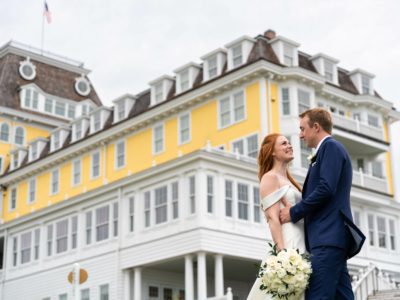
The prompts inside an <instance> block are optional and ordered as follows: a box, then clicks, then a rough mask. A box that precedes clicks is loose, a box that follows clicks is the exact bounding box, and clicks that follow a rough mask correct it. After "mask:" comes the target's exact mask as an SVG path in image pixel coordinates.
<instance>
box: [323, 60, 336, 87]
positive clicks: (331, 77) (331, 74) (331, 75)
mask: <svg viewBox="0 0 400 300" xmlns="http://www.w3.org/2000/svg"><path fill="white" fill-rule="evenodd" d="M329 68H331V69H330V70H328V69H329ZM324 77H325V80H326V81H328V82H331V83H334V82H335V64H334V63H333V62H331V61H329V60H326V59H324Z"/></svg>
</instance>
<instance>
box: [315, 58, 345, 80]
mask: <svg viewBox="0 0 400 300" xmlns="http://www.w3.org/2000/svg"><path fill="white" fill-rule="evenodd" d="M310 60H311V62H312V63H313V65H314V67H315V68H316V69H317V71H318V73H319V74H320V75H322V76H324V77H325V80H326V81H327V82H330V83H333V84H338V71H337V64H338V63H339V61H338V60H337V59H336V58H333V57H330V56H328V55H326V54H323V53H318V54H316V55H314V56H313V57H311V58H310Z"/></svg>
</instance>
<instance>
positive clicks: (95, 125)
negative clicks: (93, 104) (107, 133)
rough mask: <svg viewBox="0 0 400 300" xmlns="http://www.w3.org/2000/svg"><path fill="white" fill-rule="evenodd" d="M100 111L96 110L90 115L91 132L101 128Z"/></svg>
mask: <svg viewBox="0 0 400 300" xmlns="http://www.w3.org/2000/svg"><path fill="white" fill-rule="evenodd" d="M101 115H102V114H101V111H100V110H99V111H96V112H95V113H93V116H92V122H93V123H92V124H93V130H92V133H95V132H98V131H100V130H101V129H102V120H101V119H102V116H101Z"/></svg>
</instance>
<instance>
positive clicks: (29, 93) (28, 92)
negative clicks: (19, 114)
mask: <svg viewBox="0 0 400 300" xmlns="http://www.w3.org/2000/svg"><path fill="white" fill-rule="evenodd" d="M31 99H32V91H31V90H30V89H27V90H26V91H25V107H31Z"/></svg>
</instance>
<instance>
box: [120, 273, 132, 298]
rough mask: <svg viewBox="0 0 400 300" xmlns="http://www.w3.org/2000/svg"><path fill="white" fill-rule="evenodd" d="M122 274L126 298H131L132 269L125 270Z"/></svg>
mask: <svg viewBox="0 0 400 300" xmlns="http://www.w3.org/2000/svg"><path fill="white" fill-rule="evenodd" d="M122 274H123V275H122V276H123V281H124V284H123V289H124V293H123V295H124V300H131V284H130V283H131V270H130V269H128V270H123V271H122Z"/></svg>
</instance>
